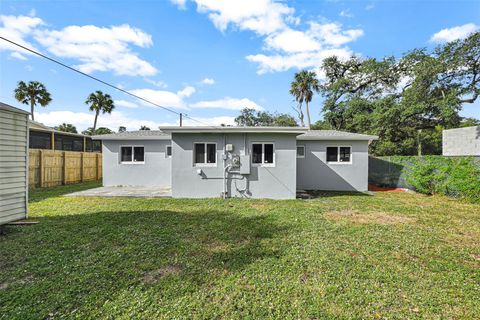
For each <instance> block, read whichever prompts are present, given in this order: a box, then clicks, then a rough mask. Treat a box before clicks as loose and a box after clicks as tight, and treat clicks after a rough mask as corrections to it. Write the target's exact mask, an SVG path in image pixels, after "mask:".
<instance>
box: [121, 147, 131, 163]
mask: <svg viewBox="0 0 480 320" xmlns="http://www.w3.org/2000/svg"><path fill="white" fill-rule="evenodd" d="M121 161H122V162H130V161H132V147H122V156H121Z"/></svg>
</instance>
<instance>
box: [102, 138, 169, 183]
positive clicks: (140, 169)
mask: <svg viewBox="0 0 480 320" xmlns="http://www.w3.org/2000/svg"><path fill="white" fill-rule="evenodd" d="M167 145H171V142H170V140H128V141H127V140H125V141H120V140H118V141H117V140H115V141H114V140H112V141H105V140H104V141H103V146H102V152H103V163H102V166H103V185H104V186H159V187H170V185H171V158H170V157H167V156H166V146H167ZM121 146H144V148H145V163H144V164H122V163H121V162H120V147H121Z"/></svg>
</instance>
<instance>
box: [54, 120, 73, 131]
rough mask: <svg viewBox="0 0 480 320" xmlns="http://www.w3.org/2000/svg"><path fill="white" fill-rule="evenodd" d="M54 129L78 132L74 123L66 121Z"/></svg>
mask: <svg viewBox="0 0 480 320" xmlns="http://www.w3.org/2000/svg"><path fill="white" fill-rule="evenodd" d="M53 129H55V130H58V131H63V132H70V133H78V132H77V128H76V127H75V126H74V125H73V124H71V123H65V122H64V123H62V124H61V125H59V126H57V127H54V128H53Z"/></svg>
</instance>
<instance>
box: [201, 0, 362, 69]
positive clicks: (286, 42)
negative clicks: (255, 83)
mask: <svg viewBox="0 0 480 320" xmlns="http://www.w3.org/2000/svg"><path fill="white" fill-rule="evenodd" d="M194 1H195V2H196V3H197V11H198V12H200V13H204V14H207V15H208V17H209V18H210V20H211V21H212V22H213V24H214V25H215V27H216V28H218V29H219V30H221V31H222V32H224V31H225V30H227V28H228V27H229V26H233V27H236V28H238V29H239V30H249V31H253V32H255V33H256V34H257V35H259V36H262V37H263V41H264V47H263V49H264V50H265V51H268V52H267V53H262V54H251V55H248V56H247V57H246V59H247V60H248V61H251V62H256V63H258V65H259V67H258V70H257V73H259V74H262V73H266V72H278V71H285V70H288V69H290V68H318V67H319V66H320V65H321V63H322V61H323V59H324V58H326V57H329V56H330V55H332V54H338V55H340V57H341V58H345V57H348V56H350V55H351V54H353V52H352V51H351V50H350V49H349V48H348V47H346V45H347V44H348V43H350V42H352V41H355V40H357V39H358V38H359V37H361V36H363V34H364V32H363V30H362V29H348V30H345V29H344V28H343V27H342V25H341V24H339V23H336V22H325V23H318V22H315V21H310V22H309V23H308V28H307V29H306V30H302V29H300V28H299V25H300V18H299V17H296V16H294V13H295V9H294V8H292V7H289V6H288V5H287V4H285V3H284V2H277V1H273V0H225V1H218V0H194ZM341 15H342V16H344V17H350V16H352V14H351V13H350V12H349V11H348V10H345V11H343V12H341Z"/></svg>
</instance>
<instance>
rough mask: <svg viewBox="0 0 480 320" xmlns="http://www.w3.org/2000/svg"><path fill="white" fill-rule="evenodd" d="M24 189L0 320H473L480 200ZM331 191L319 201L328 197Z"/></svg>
mask: <svg viewBox="0 0 480 320" xmlns="http://www.w3.org/2000/svg"><path fill="white" fill-rule="evenodd" d="M92 186H95V185H93V184H90V185H83V186H69V187H59V188H53V189H48V190H41V191H34V192H32V193H31V203H30V217H31V218H32V219H34V220H38V221H40V223H39V224H37V225H31V226H8V227H7V228H6V235H3V236H0V318H4V319H40V318H78V319H97V318H109V319H131V318H146V319H153V318H164V319H167V318H168V319H171V318H189V319H190V318H202V319H209V318H229V319H230V318H233V319H235V318H237V319H243V318H250V319H258V318H281V319H298V318H304V319H328V318H330V319H339V318H391V319H405V318H429V319H447V318H452V319H469V318H470V319H471V318H475V317H478V315H479V314H480V205H474V204H468V203H463V202H460V201H455V200H450V199H448V198H446V197H441V196H433V197H426V196H422V195H417V194H410V193H377V194H376V195H374V196H354V195H346V194H325V195H326V196H324V197H320V198H316V199H310V200H292V201H273V200H241V199H230V200H227V201H222V200H219V199H213V200H180V199H131V198H128V199H126V198H125V199H113V198H69V197H62V194H64V193H67V192H71V191H77V190H80V189H82V188H87V187H92ZM327 195H328V196H327Z"/></svg>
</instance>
